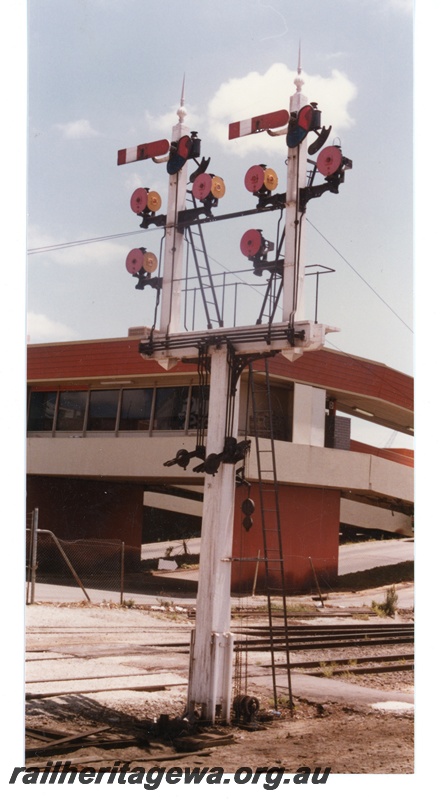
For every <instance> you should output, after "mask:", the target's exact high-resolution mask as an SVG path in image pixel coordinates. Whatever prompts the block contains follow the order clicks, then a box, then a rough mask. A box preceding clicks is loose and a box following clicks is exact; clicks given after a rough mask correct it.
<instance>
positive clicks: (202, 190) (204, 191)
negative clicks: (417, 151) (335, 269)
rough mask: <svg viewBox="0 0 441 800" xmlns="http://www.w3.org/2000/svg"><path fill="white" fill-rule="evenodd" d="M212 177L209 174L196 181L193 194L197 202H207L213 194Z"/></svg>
mask: <svg viewBox="0 0 441 800" xmlns="http://www.w3.org/2000/svg"><path fill="white" fill-rule="evenodd" d="M212 181H213V179H212V177H211V175H209V174H208V173H207V172H203V173H202V175H198V176H197V178H195V179H194V182H193V186H192V188H191V192H192V195H193V197H195V198H196V200H205V199H206V198H207V197H208V195H209V194H210V192H211V184H212Z"/></svg>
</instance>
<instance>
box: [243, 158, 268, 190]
mask: <svg viewBox="0 0 441 800" xmlns="http://www.w3.org/2000/svg"><path fill="white" fill-rule="evenodd" d="M264 180H265V170H264V169H263V167H261V166H260V164H255V165H254V166H253V167H250V168H249V170H247V172H246V174H245V187H246V188H247V189H248V191H249V192H258V191H259V189H261V188H262V186H263V183H264Z"/></svg>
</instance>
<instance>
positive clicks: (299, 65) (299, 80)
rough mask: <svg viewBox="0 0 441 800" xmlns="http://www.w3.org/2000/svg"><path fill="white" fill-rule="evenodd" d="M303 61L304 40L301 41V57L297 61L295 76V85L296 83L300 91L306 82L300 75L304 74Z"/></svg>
mask: <svg viewBox="0 0 441 800" xmlns="http://www.w3.org/2000/svg"><path fill="white" fill-rule="evenodd" d="M301 61H302V42H301V41H299V59H298V62H297V77H296V78H294V85H295V87H296V89H297V91H298V92H301V91H302V86H303V84H304V83H305V81H304V80H303V78H301V77H300V76H301V74H302V63H301Z"/></svg>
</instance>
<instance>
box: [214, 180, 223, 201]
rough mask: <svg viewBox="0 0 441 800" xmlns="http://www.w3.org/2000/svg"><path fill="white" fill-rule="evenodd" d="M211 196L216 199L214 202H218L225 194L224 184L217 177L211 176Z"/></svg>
mask: <svg viewBox="0 0 441 800" xmlns="http://www.w3.org/2000/svg"><path fill="white" fill-rule="evenodd" d="M211 194H212V195H213V197H215V198H216V200H220V198H221V197H223V196H224V194H225V183H224V182H223V180H222V178H219V176H218V175H213V178H212V181H211Z"/></svg>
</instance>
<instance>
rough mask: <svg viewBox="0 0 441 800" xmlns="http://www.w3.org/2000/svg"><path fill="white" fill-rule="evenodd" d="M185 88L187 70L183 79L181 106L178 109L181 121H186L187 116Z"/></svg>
mask: <svg viewBox="0 0 441 800" xmlns="http://www.w3.org/2000/svg"><path fill="white" fill-rule="evenodd" d="M184 90H185V72H184V77H183V80H182V91H181V105H180V106H179V108H178V110H177V112H176V113H177V115H178V119H179V122H184V119H185V117H186V116H187V109H186V108H185V106H184V103H185V98H184Z"/></svg>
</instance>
